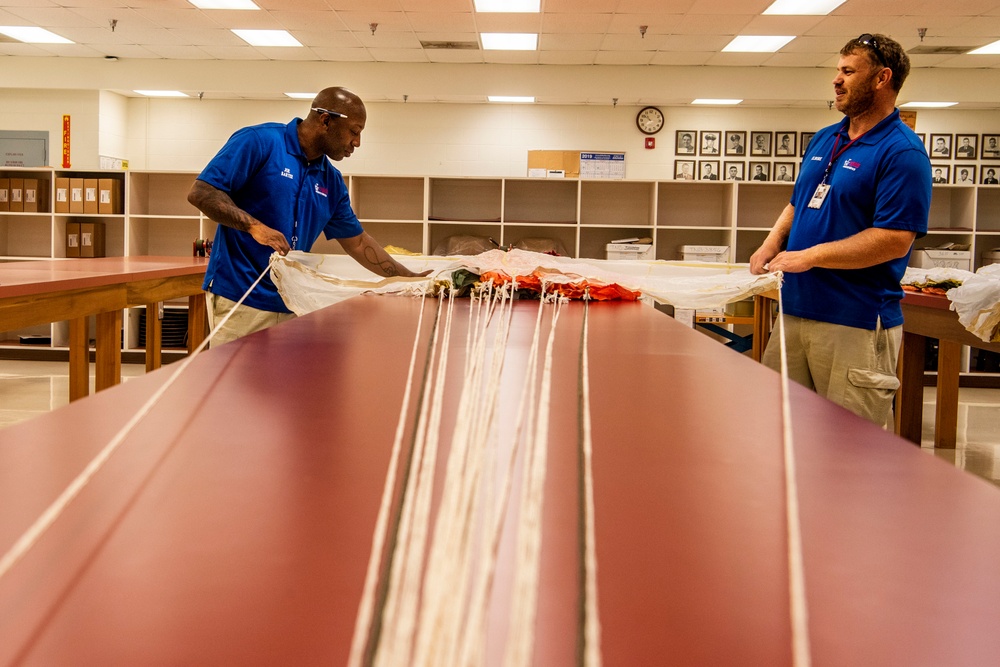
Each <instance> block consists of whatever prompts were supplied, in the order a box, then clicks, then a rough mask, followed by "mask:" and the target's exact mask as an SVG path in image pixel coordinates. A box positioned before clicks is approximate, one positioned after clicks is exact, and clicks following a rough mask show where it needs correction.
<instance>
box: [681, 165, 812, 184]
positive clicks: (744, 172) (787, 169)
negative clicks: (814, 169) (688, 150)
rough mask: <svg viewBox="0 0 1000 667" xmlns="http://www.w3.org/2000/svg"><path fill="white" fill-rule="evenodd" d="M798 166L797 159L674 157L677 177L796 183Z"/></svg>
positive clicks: (685, 178)
mask: <svg viewBox="0 0 1000 667" xmlns="http://www.w3.org/2000/svg"><path fill="white" fill-rule="evenodd" d="M797 167H798V163H797V162H771V161H755V160H750V161H749V162H743V161H730V160H725V161H721V160H674V180H677V181H769V182H772V183H782V182H784V183H794V182H795V170H796V168H797Z"/></svg>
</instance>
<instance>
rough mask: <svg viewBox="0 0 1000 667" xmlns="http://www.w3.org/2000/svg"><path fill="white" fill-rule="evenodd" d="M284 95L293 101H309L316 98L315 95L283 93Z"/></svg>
mask: <svg viewBox="0 0 1000 667" xmlns="http://www.w3.org/2000/svg"><path fill="white" fill-rule="evenodd" d="M285 95H287V96H288V97H291V98H292V99H293V100H311V99H313V98H314V97H316V93H285Z"/></svg>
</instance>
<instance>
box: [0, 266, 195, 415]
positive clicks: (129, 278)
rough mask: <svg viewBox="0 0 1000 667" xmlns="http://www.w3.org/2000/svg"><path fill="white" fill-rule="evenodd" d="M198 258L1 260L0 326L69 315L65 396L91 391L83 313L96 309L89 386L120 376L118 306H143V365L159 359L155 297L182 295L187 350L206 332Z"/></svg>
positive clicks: (152, 365) (105, 384)
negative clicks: (92, 374) (93, 366)
mask: <svg viewBox="0 0 1000 667" xmlns="http://www.w3.org/2000/svg"><path fill="white" fill-rule="evenodd" d="M207 266H208V260H206V259H205V258H202V257H148V256H147V257H142V256H140V257H99V258H92V259H91V258H87V259H66V260H39V261H26V262H11V263H6V264H2V265H0V331H10V330H13V329H20V328H23V327H29V326H35V325H38V324H49V323H51V322H61V321H64V320H68V321H69V398H70V400H71V401H74V400H76V399H79V398H82V397H84V396H86V395H87V394H88V393H89V391H90V349H89V341H88V326H87V318H88V317H89V316H91V315H95V316H96V319H97V331H96V352H95V354H96V369H95V375H96V378H95V385H96V390H97V391H100V390H102V389H106V388H107V387H110V386H113V385H116V384H118V383H119V382H121V330H122V311H123V310H124V309H125V308H129V307H134V306H146V328H147V333H146V369H147V370H152V369H155V368H158V367H159V365H160V341H161V328H160V325H161V323H160V319H159V314H158V304H159V303H160V302H162V301H166V300H168V299H176V298H181V297H185V296H186V297H188V332H189V335H188V350H189V351H190V350H193V349H194V348H195V347H197V345H199V344H200V343H201V341H202V340H203V339H204V330H205V323H206V309H205V299H204V297H203V294H204V293H203V292H202V289H201V284H202V281H203V279H204V277H205V269H206V267H207Z"/></svg>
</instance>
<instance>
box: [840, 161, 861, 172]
mask: <svg viewBox="0 0 1000 667" xmlns="http://www.w3.org/2000/svg"><path fill="white" fill-rule="evenodd" d="M860 166H861V163H860V162H858V161H857V160H852V159H851V158H847V159H846V160H844V164H843V167H844V169H850V170H851V171H857V170H858V167H860Z"/></svg>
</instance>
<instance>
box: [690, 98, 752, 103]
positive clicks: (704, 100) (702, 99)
mask: <svg viewBox="0 0 1000 667" xmlns="http://www.w3.org/2000/svg"><path fill="white" fill-rule="evenodd" d="M742 101H743V100H732V99H728V100H727V99H712V98H709V97H699V98H698V99H696V100H691V104H739V103H740V102H742Z"/></svg>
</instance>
